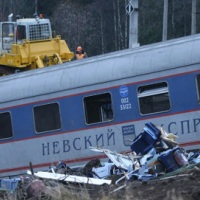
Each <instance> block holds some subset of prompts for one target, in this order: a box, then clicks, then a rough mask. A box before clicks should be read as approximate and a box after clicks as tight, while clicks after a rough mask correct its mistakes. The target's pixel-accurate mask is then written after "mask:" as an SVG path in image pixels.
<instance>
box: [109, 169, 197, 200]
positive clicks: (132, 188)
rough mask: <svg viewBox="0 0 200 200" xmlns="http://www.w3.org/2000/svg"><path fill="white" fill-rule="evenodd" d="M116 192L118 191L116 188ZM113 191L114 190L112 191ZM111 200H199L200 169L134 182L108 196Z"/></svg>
mask: <svg viewBox="0 0 200 200" xmlns="http://www.w3.org/2000/svg"><path fill="white" fill-rule="evenodd" d="M113 189H114V190H116V189H117V187H116V186H115V187H114V188H113ZM112 191H113V190H112ZM108 197H109V199H110V200H111V199H133V200H199V199H200V168H199V167H197V166H195V167H194V168H192V169H189V170H186V171H183V172H181V173H177V174H175V175H170V174H169V176H165V177H164V178H158V179H156V180H151V181H145V182H144V181H143V182H141V181H132V182H130V183H128V184H126V186H125V187H124V188H123V189H119V190H117V191H116V192H114V193H113V192H111V193H109V194H108Z"/></svg>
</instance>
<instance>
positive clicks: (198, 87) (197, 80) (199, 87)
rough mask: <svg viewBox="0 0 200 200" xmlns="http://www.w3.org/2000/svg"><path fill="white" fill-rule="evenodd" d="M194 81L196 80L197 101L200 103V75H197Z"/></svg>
mask: <svg viewBox="0 0 200 200" xmlns="http://www.w3.org/2000/svg"><path fill="white" fill-rule="evenodd" d="M196 82H197V94H198V101H199V103H200V75H198V76H197V78H196Z"/></svg>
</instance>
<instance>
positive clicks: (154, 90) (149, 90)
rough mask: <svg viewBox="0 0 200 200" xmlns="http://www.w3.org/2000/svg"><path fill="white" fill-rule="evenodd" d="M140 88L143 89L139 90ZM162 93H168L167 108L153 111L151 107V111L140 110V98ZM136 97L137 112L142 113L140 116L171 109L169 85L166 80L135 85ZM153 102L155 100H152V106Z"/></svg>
mask: <svg viewBox="0 0 200 200" xmlns="http://www.w3.org/2000/svg"><path fill="white" fill-rule="evenodd" d="M162 85H163V86H162ZM165 85H166V86H165ZM140 89H143V91H141V92H140V91H139V90H140ZM162 94H167V95H168V107H169V108H168V109H164V110H159V111H156V110H155V111H153V109H155V108H153V109H152V111H151V112H142V109H141V101H140V99H141V98H145V97H156V96H158V95H162ZM137 99H138V108H139V112H140V115H142V116H144V115H152V114H157V113H163V112H169V111H170V110H171V99H170V92H169V86H168V83H167V82H166V81H164V82H157V83H150V84H146V85H140V86H138V87H137ZM153 101H154V100H152V102H153ZM154 104H155V102H153V106H155V105H154Z"/></svg>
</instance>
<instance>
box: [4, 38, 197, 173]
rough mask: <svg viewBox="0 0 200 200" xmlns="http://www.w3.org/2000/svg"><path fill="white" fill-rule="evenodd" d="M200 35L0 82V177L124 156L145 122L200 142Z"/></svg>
mask: <svg viewBox="0 0 200 200" xmlns="http://www.w3.org/2000/svg"><path fill="white" fill-rule="evenodd" d="M199 52H200V35H199V34H197V35H193V36H188V37H184V38H179V39H174V40H169V41H166V42H160V43H156V44H152V45H146V46H142V47H137V48H134V49H128V50H123V51H117V52H113V53H109V54H105V55H101V56H95V57H91V58H87V59H84V60H80V61H72V62H68V63H64V64H60V65H57V66H54V67H50V68H42V69H36V70H31V71H26V72H21V73H17V74H14V75H9V76H4V77H1V78H0V156H1V161H0V174H1V176H7V175H17V174H21V173H25V172H26V170H27V169H29V162H30V161H31V162H32V165H33V168H34V169H36V170H39V169H43V168H46V167H48V166H50V165H51V164H53V163H57V162H58V161H62V162H64V163H66V164H67V165H69V166H74V165H76V166H77V165H82V164H83V163H85V162H87V161H89V160H91V159H93V158H103V157H104V155H102V154H101V153H99V154H97V153H96V152H92V151H91V150H90V146H93V147H96V146H100V147H104V148H108V149H110V150H112V151H117V152H121V153H122V152H125V151H129V150H130V141H131V140H133V139H134V138H135V137H136V136H137V135H138V134H139V133H140V132H141V131H142V129H143V126H144V124H145V123H146V122H148V121H151V122H152V123H154V124H158V125H160V126H162V127H163V128H164V129H165V130H166V131H168V132H171V133H173V134H176V135H177V136H178V142H179V143H180V145H181V146H183V147H184V148H186V149H197V148H199V144H200V111H199V110H200V104H199V103H200V53H199Z"/></svg>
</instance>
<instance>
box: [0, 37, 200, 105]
mask: <svg viewBox="0 0 200 200" xmlns="http://www.w3.org/2000/svg"><path fill="white" fill-rule="evenodd" d="M199 52H200V34H196V35H192V36H186V37H182V38H178V39H173V40H168V41H165V42H159V43H154V44H150V45H145V46H141V47H136V48H133V49H126V50H121V51H116V52H112V53H107V54H104V55H99V56H94V57H89V58H86V59H83V60H80V61H71V62H67V63H63V64H61V65H56V66H51V67H45V68H42V69H37V70H30V71H26V72H21V73H17V74H13V75H9V76H3V77H0V85H1V87H0V102H1V103H3V102H9V101H13V100H17V99H24V98H29V97H35V96H39V95H42V94H50V93H53V92H58V91H64V90H67V89H75V88H80V87H84V86H89V85H95V84H99V83H105V82H110V81H113V80H120V79H124V78H128V77H134V76H138V75H143V74H148V73H153V72H159V71H162V70H167V69H173V68H177V67H182V66H188V65H193V64H197V63H200V53H199Z"/></svg>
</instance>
